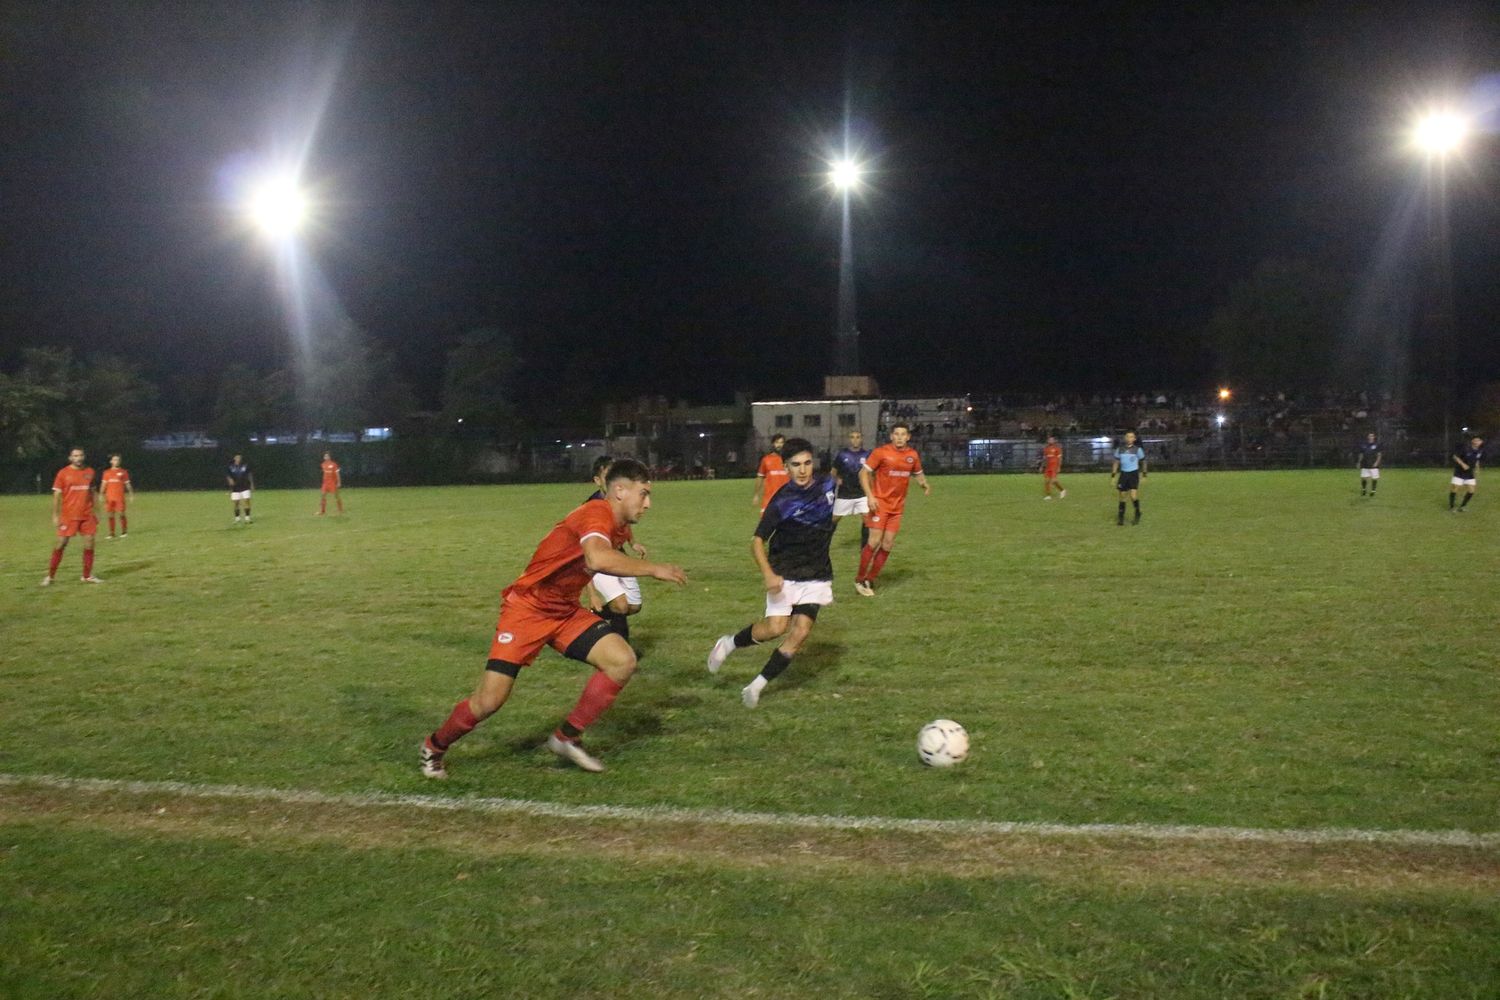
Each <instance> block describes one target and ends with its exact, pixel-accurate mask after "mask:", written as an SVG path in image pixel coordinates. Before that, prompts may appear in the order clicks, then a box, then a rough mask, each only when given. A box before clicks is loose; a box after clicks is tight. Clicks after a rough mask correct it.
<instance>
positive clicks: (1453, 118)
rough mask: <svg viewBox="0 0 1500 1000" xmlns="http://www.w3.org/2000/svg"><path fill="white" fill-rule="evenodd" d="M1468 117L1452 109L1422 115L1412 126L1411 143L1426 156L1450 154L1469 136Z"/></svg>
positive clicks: (1456, 150)
mask: <svg viewBox="0 0 1500 1000" xmlns="http://www.w3.org/2000/svg"><path fill="white" fill-rule="evenodd" d="M1469 132H1470V125H1469V120H1468V118H1466V117H1464V116H1463V115H1460V114H1456V113H1455V112H1452V111H1434V112H1431V113H1429V114H1426V115H1423V116H1422V117H1421V118H1419V119H1418V120H1417V123H1416V125H1414V126H1413V127H1412V133H1411V137H1412V144H1413V145H1414V146H1416V148H1417V149H1418V150H1420V151H1421V152H1423V153H1425V154H1426V155H1428V156H1438V157H1443V156H1451V155H1452V154H1454V153H1456V152H1458V150H1459V149H1460V148H1461V147H1462V146H1463V144H1464V140H1465V139H1467V138H1468V137H1469Z"/></svg>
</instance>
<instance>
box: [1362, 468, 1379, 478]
mask: <svg viewBox="0 0 1500 1000" xmlns="http://www.w3.org/2000/svg"><path fill="white" fill-rule="evenodd" d="M1359 478H1361V479H1379V478H1380V470H1379V469H1360V470H1359Z"/></svg>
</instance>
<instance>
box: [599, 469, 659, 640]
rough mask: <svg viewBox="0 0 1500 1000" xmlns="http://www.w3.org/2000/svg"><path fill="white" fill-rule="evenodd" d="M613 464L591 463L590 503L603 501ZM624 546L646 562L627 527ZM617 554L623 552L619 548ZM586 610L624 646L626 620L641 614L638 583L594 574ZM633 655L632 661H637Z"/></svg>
mask: <svg viewBox="0 0 1500 1000" xmlns="http://www.w3.org/2000/svg"><path fill="white" fill-rule="evenodd" d="M612 464H614V459H612V458H610V457H609V456H608V455H600V456H599V457H598V458H596V459H594V469H593V472H594V485H595V486H596V487H598V489H596V490H594V493H593V495H592V496H590V497H589V499H590V500H603V499H604V479H605V477H606V476H607V475H608V474H609V467H610V466H611V465H612ZM625 544H626V545H629V546H630V547H631V548H632V549H634V550H635V555H636V558H638V559H644V558H646V547H645V546H644V545H641V544H640V543H639V542H637V541H636V540H635V535H634V534H633V533H632V532H631V530H630V526H629V525H626V526H625ZM620 551H621V552H624V551H625V548H624V547H623V546H622V547H621V548H620ZM589 610H591V611H593V612H594V613H595V614H597V615H598V616H599V617H600V618H603V619H604V620H605V621H607V622H609V623H610V625H611V626H613V627H614V630H615V631H616V632H618V633H620V638H622V639H624V640H625V641H626V642H629V641H630V616H631V615H636V614H640V611H641V582H640V581H639V580H637V579H636V578H635V577H633V576H613V575H611V574H609V573H595V574H594V576H593V579H591V580H590V581H589ZM640 655H641V654H640V653H639V652H637V653H636V657H637V658H639V657H640Z"/></svg>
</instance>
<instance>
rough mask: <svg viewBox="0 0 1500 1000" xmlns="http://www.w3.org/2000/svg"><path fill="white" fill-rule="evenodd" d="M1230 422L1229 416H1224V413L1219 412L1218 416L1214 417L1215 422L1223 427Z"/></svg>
mask: <svg viewBox="0 0 1500 1000" xmlns="http://www.w3.org/2000/svg"><path fill="white" fill-rule="evenodd" d="M1228 422H1229V418H1228V417H1226V416H1224V414H1222V413H1221V414H1219V415H1218V416H1217V417H1214V423H1216V424H1218V425H1219V426H1220V427H1223V426H1224V425H1225V424H1226V423H1228Z"/></svg>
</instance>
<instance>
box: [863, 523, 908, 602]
mask: <svg viewBox="0 0 1500 1000" xmlns="http://www.w3.org/2000/svg"><path fill="white" fill-rule="evenodd" d="M900 530H901V515H900V514H896V515H894V516H887V517H886V519H885V530H884V531H882V532H881V533H880V544H879V547H878V548H876V549H875V555H874V557H873V558H872V559H871V560H870V569H869V571H868V572H867V573H866V574H865V588H866V589H867V590H871V592H872V593H873V585H874V583H875V581H876V580H878V579H879V578H880V571H881V570H883V569H885V561H886V560H887V559H889V558H890V557H891V549H892V548H894V547H895V545H896V533H897V532H899V531H900Z"/></svg>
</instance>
